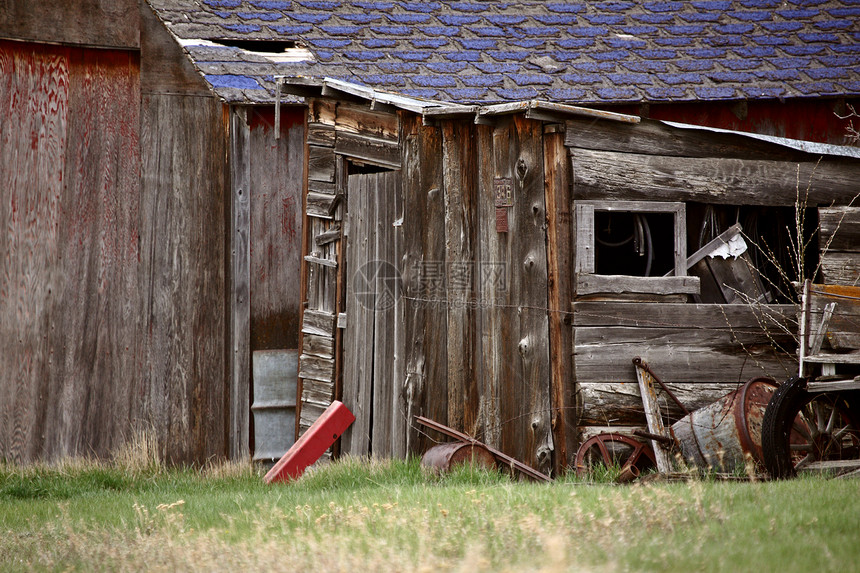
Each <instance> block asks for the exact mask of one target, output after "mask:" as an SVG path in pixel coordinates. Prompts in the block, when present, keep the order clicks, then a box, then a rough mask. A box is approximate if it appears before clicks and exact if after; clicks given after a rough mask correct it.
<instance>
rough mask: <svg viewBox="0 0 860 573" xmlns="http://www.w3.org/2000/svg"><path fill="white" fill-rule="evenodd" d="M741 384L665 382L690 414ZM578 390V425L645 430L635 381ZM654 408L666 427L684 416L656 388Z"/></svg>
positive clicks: (584, 386) (584, 385) (585, 385)
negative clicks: (626, 426) (580, 411)
mask: <svg viewBox="0 0 860 573" xmlns="http://www.w3.org/2000/svg"><path fill="white" fill-rule="evenodd" d="M663 370H664V369H662V368H661V372H660V378H661V379H663V378H664V376H663V373H662V371H663ZM631 378H632V376H631ZM664 382H665V380H664ZM744 382H745V380H744ZM741 384H742V382H722V383H711V382H699V383H695V384H690V383H674V382H673V383H669V382H666V385H667V386H668V387H669V389H670V390H671V391H672V393H673V394H675V396H677V398H678V400H680V401H681V403H682V404H683V405H684V407H685V408H687V409H688V410H689V411H691V412H692V411H694V410H697V409H699V408H703V407H705V406H707V405H709V404H711V403H713V402H715V401H717V400H719V399H720V398H722V397H723V396H725V395H726V394H728V393H730V392H734V391H735V390H737V389H738V388H740V386H741ZM579 390H580V393H581V399H582V403H583V405H584V407H583V414H582V417H581V418H580V420H581V422H580V423H581V424H583V425H600V426H616V425H622V426H623V425H630V426H632V425H638V426H645V410H644V409H643V407H642V398H641V397H640V394H639V388H638V386H637V383H636V381H635V380H634V381H628V382H580V383H579ZM657 406H658V409H659V410H660V413H661V415H663V416H664V418H665V419H666V420H667V421H669V422H670V423H671V422H675V421H677V420H679V419H681V418H682V417H683V416H684V415H685V414H684V412H683V411H682V410H681V409H680V408H679V407H678V406H677V404H675V402H674V401H673V400H672V399H671V398H669V396H668V395H667V394H666V393H665V392H663V390H662V388H660V387H658V388H657ZM583 439H584V438H583Z"/></svg>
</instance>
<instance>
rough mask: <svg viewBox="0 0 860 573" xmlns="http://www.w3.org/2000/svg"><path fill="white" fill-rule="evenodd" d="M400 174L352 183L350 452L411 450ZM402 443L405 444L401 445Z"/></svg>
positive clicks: (346, 393) (347, 356)
mask: <svg viewBox="0 0 860 573" xmlns="http://www.w3.org/2000/svg"><path fill="white" fill-rule="evenodd" d="M400 197H401V192H400V172H399V171H386V172H382V173H370V174H360V175H350V176H349V178H348V184H347V227H346V233H345V236H346V265H345V268H344V272H345V280H346V281H347V283H346V284H347V286H346V300H345V307H346V308H345V310H346V331H345V333H344V344H343V402H344V404H345V405H346V406H347V407H348V408H349V409H350V410H352V412H353V413H354V414H355V416H356V420H355V423H354V424H353V425H352V427H351V428H350V429H349V430H348V431H347V432H346V433H345V434H344V440H343V444H342V445H343V450H344V452H346V453H351V454H353V455H366V454H373V455H376V456H382V457H388V456H396V455H402V452H403V451H404V450H405V440H406V426H405V418H404V415H403V408H402V399H401V396H400V394H401V393H400V392H399V390H398V386H399V384H398V382H397V380H396V379H395V378H396V377H395V348H396V345H395V341H396V339H397V337H398V335H399V334H400V330H401V323H402V321H399V320H397V316H398V313H400V312H401V310H402V307H401V304H402V303H401V280H400V272H399V265H398V260H399V259H398V253H397V243H398V241H397V237H396V231H397V227H396V225H397V219H398V217H399V216H400V215H399V212H400V208H399V207H400V205H399V202H400ZM401 442H402V445H401Z"/></svg>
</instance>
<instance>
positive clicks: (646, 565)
mask: <svg viewBox="0 0 860 573" xmlns="http://www.w3.org/2000/svg"><path fill="white" fill-rule="evenodd" d="M115 464H116V465H115V466H113V467H106V465H105V464H98V465H96V466H89V467H87V466H84V465H82V466H76V468H75V469H73V470H68V469H67V470H64V473H60V472H58V471H57V470H56V469H46V468H28V469H21V468H16V469H14V470H13V468H8V467H7V468H0V531H2V533H3V535H0V570H30V569H33V570H69V569H71V570H110V571H144V570H145V571H167V570H170V571H173V570H188V571H226V570H237V569H243V570H245V569H262V570H271V571H320V570H324V571H353V570H374V569H375V570H380V571H383V570H384V571H464V572H467V573H476V572H480V571H615V570H637V571H639V570H642V571H686V570H689V569H695V570H705V571H724V570H754V569H763V570H775V569H780V570H785V571H793V570H810V569H811V570H816V571H840V570H845V564H847V563H854V562H856V560H857V559H858V557H860V547H858V544H857V543H856V532H857V531H858V530H860V504H858V500H857V491H858V490H857V487H856V485H857V482H856V481H854V482H852V481H850V480H833V481H827V480H823V479H802V480H796V481H794V482H779V483H775V482H774V483H768V482H755V483H753V482H747V483H721V482H712V481H707V480H699V481H690V482H686V483H659V482H657V483H653V484H636V485H632V486H623V487H622V486H614V485H611V484H605V483H604V484H596V485H592V484H583V483H581V482H576V481H567V482H565V481H561V482H556V483H555V484H552V485H536V484H530V483H517V482H511V481H509V480H508V478H506V477H504V476H501V475H498V474H494V473H486V472H480V471H474V470H465V469H464V470H461V471H458V472H455V473H453V474H451V475H449V476H446V477H438V476H432V475H425V474H424V473H423V472H422V471H421V469H420V467H419V466H418V464H417V462H415V461H414V460H413V461H410V462H408V463H406V462H380V461H372V462H367V461H363V460H345V461H343V462H340V463H336V464H332V465H330V466H328V467H325V468H322V469H320V470H318V471H315V472H312V473H310V474H309V475H307V476H306V477H304V478H302V479H301V480H299V481H298V482H296V483H293V484H286V485H277V486H273V487H269V486H265V485H263V484H262V479H261V474H262V471H261V470H260V469H258V468H256V467H254V466H251V465H250V464H226V465H220V464H211V465H210V466H207V467H206V468H203V469H200V470H196V471H192V470H187V469H186V470H179V469H166V468H160V469H154V468H153V467H152V466H150V467H149V470H147V471H144V470H139V471H138V473H135V474H132V473H131V472H129V471H128V470H126V469H121V468H120V463H119V462H115ZM131 467H135V468H141V467H146V464H143V465H141V464H132V466H131ZM27 479H30V480H37V481H38V480H42V482H43V483H42V485H40V486H39V488H35V489H32V488H31V489H28V487H27V486H26V484H27V483H28V482H27ZM23 513H26V517H22V514H23ZM798 539H802V540H803V543H798Z"/></svg>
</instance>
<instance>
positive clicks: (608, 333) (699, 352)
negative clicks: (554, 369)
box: [574, 326, 797, 408]
mask: <svg viewBox="0 0 860 573" xmlns="http://www.w3.org/2000/svg"><path fill="white" fill-rule="evenodd" d="M774 344H775V345H776V346H777V347H778V348H781V349H782V350H775V349H774V347H773V345H774ZM793 352H794V342H793V338H792V337H791V336H790V335H784V334H783V335H779V334H777V335H772V336H771V337H769V336H768V335H767V334H765V333H755V332H749V333H743V332H738V331H732V330H730V329H725V330H709V329H701V330H696V329H689V330H686V329H678V328H629V327H605V326H604V327H599V328H577V329H576V330H575V332H574V364H575V370H576V379H577V381H578V382H579V383H580V384H582V383H585V382H628V381H629V382H632V381H633V380H634V373H633V371H632V369H631V368H630V367H628V366H627V365H626V364H625V362H626V361H628V360H630V359H631V357H634V356H642V358H643V359H645V360H646V361H647V362H649V363H650V364H651V365H652V367H653V368H654V369H655V370H656V371H657V372H659V373H660V376H661V378H662V379H663V380H664V381H666V382H670V381H671V382H728V383H731V382H737V381H739V380H748V379H749V378H752V377H753V376H770V377H772V378H774V379H776V380H785V379H786V378H787V377H788V376H790V375H791V374H792V373H793V372H794V371H795V370H796V368H797V363H796V359H795V358H794V356H793ZM584 407H585V408H588V405H587V404H585V405H584Z"/></svg>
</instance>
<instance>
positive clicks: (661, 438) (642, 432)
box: [633, 428, 675, 446]
mask: <svg viewBox="0 0 860 573" xmlns="http://www.w3.org/2000/svg"><path fill="white" fill-rule="evenodd" d="M633 435H634V436H639V437H640V438H645V439H647V440H655V441H657V442H660V443H661V444H666V445H667V446H671V445H673V444H674V443H675V440H673V439H672V438H670V437H669V436H663V435H661V434H652V433H651V432H646V431H645V430H640V429H638V428H637V429H635V430H633Z"/></svg>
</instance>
